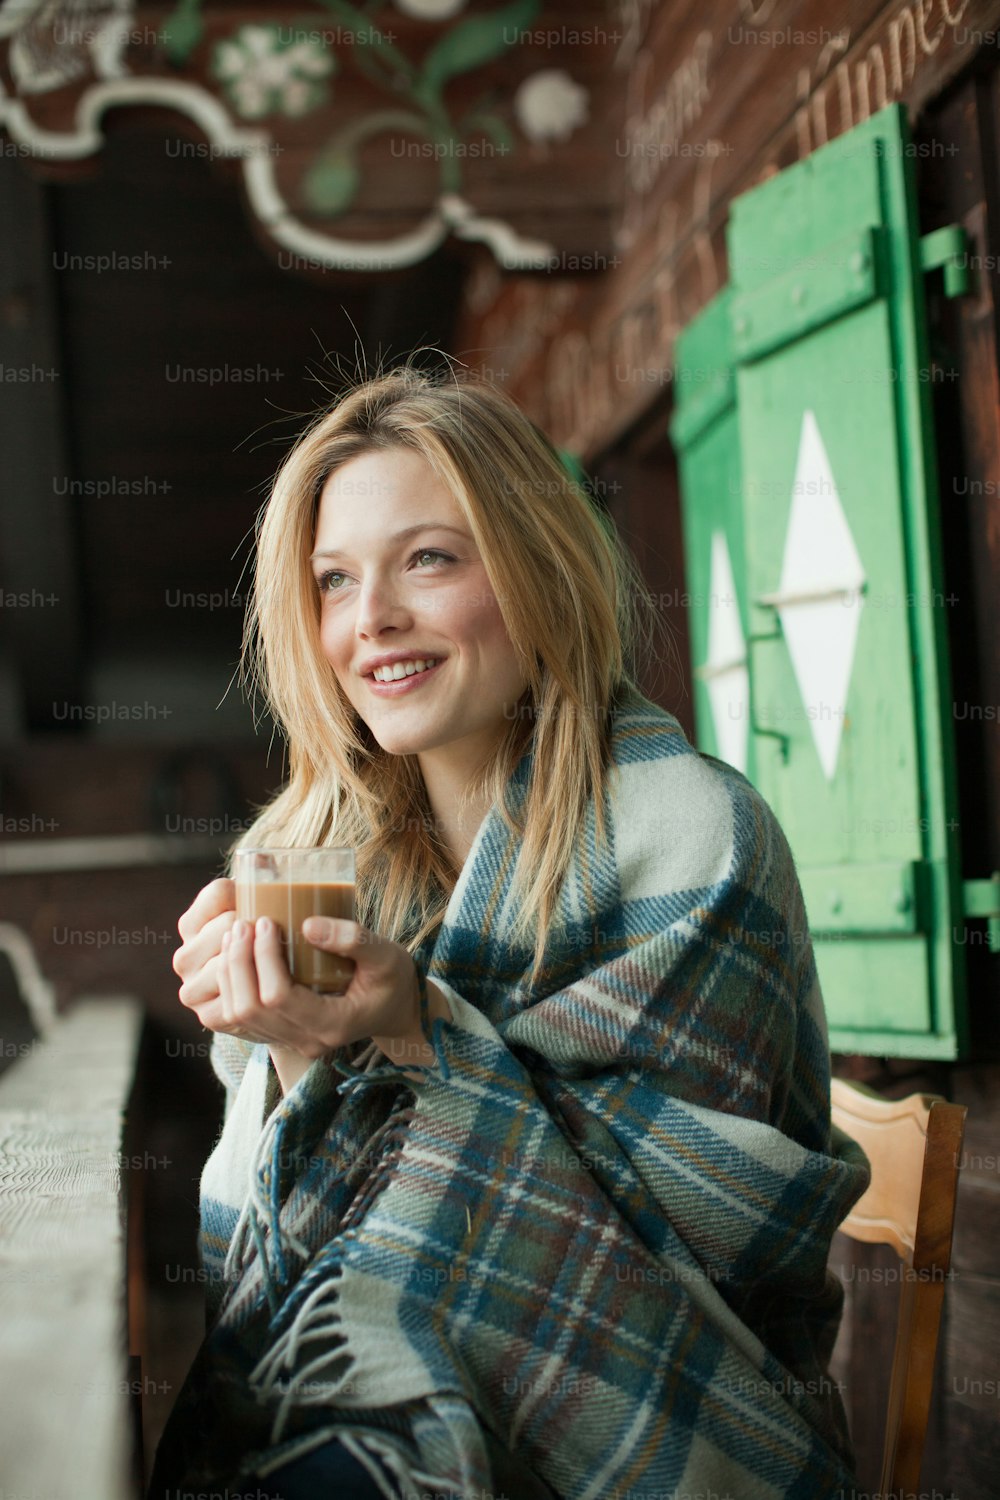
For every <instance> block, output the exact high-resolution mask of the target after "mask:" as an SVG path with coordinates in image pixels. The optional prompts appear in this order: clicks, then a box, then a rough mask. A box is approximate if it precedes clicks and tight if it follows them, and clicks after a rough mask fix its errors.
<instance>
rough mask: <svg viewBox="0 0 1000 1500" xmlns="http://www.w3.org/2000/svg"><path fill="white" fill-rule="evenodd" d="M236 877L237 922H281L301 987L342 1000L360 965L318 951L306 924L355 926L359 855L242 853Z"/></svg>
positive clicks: (236, 863)
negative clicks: (329, 921)
mask: <svg viewBox="0 0 1000 1500" xmlns="http://www.w3.org/2000/svg"><path fill="white" fill-rule="evenodd" d="M233 874H234V879H235V882H236V915H237V917H241V918H242V919H243V920H244V921H247V922H255V921H256V920H257V918H258V917H270V918H271V920H272V921H273V922H276V923H277V925H278V928H279V929H280V932H281V938H282V943H283V946H284V950H285V961H286V962H287V964H288V970H289V973H290V974H291V976H292V979H293V980H294V981H295V983H296V984H304V985H308V986H309V988H310V989H314V990H318V991H320V992H321V993H323V994H329V995H342V994H343V993H344V991H345V990H346V989H347V986H348V985H349V984H350V982H351V979H352V978H353V976H354V968H355V964H354V960H353V959H352V958H342V957H341V956H340V954H337V953H324V952H323V951H322V949H320V948H316V947H314V946H313V944H312V943H310V942H309V940H308V938H306V937H303V935H302V923H303V922H304V921H305V919H306V917H345V918H347V919H348V920H349V921H352V922H353V921H354V919H355V918H354V879H355V864H354V850H353V849H237V851H236V857H235V861H234V871H233Z"/></svg>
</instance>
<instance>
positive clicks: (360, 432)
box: [229, 365, 656, 979]
mask: <svg viewBox="0 0 1000 1500" xmlns="http://www.w3.org/2000/svg"><path fill="white" fill-rule="evenodd" d="M392 448H409V449H414V450H416V451H417V452H418V453H419V454H421V455H422V456H423V457H424V459H425V460H426V461H427V462H428V463H429V464H430V465H431V466H432V468H433V469H434V471H435V473H436V474H437V475H438V476H439V478H440V479H441V480H442V481H443V483H444V484H445V485H446V486H447V488H448V489H449V491H450V493H451V494H452V495H453V496H454V498H455V500H456V501H457V503H458V505H459V506H460V508H461V510H462V512H463V513H464V515H465V518H466V521H467V523H468V525H469V527H470V530H471V531H472V534H473V537H474V539H475V542H476V546H477V547H478V549H479V553H480V556H481V558H482V562H483V565H484V567H485V570H486V573H487V576H488V578H489V581H490V585H491V588H492V590H493V593H494V594H495V596H496V599H497V602H498V605H499V607H500V611H501V614H502V617H503V620H504V624H505V626H506V630H507V634H508V636H509V639H510V642H511V644H512V646H513V648H514V651H515V653H516V655H517V658H518V660H519V663H520V666H521V668H522V670H523V674H524V677H525V680H526V681H527V682H528V684H529V685H528V688H527V689H526V691H525V694H524V695H523V697H522V699H521V701H520V703H519V704H518V705H517V711H516V713H514V714H513V716H512V717H511V718H510V721H509V723H508V725H507V728H506V731H505V732H504V734H503V735H502V737H501V738H500V741H499V743H498V745H497V747H496V751H495V753H494V755H493V757H492V759H491V761H490V762H489V763H488V764H487V766H486V767H485V768H484V770H483V772H482V774H481V776H480V777H479V778H478V779H477V781H476V784H475V785H474V786H471V787H470V788H469V790H468V794H467V796H468V798H469V800H470V801H471V800H472V799H476V801H477V802H478V801H479V799H480V798H481V797H483V796H484V795H485V796H487V797H488V798H489V800H490V802H495V803H497V804H498V808H499V811H500V812H501V814H502V816H503V817H504V819H505V821H506V823H507V825H508V826H509V827H510V828H511V829H512V830H514V831H516V832H517V833H518V834H519V835H520V836H521V845H520V851H519V857H518V860H517V863H516V867H515V871H514V882H515V884H514V889H515V891H516V892H517V897H518V901H517V904H516V905H517V917H516V920H515V926H514V929H513V931H512V934H511V936H512V938H513V939H514V940H515V941H523V942H526V943H529V944H530V942H531V936H532V931H533V930H534V968H533V971H532V978H533V979H534V978H536V977H537V975H538V972H539V971H540V969H541V966H542V957H543V954H544V950H545V943H546V936H547V933H548V929H549V925H550V922H551V919H552V916H553V914H554V911H555V909H556V903H557V899H558V895H559V890H560V888H561V885H562V882H563V878H564V876H565V872H566V870H567V868H568V866H569V863H570V860H571V857H572V854H573V850H574V847H575V844H576V842H577V838H578V835H579V833H580V831H581V828H582V826H583V820H584V817H585V812H586V808H587V804H588V801H589V799H590V798H591V797H594V798H595V811H596V818H597V836H598V838H599V839H600V840H601V841H604V840H605V839H606V829H605V819H604V805H603V804H604V796H603V793H604V788H605V777H606V773H607V769H608V765H609V740H610V716H611V712H612V711H613V708H614V705H615V702H616V699H617V697H618V694H619V693H620V692H621V691H622V689H623V688H625V687H627V686H631V687H632V688H633V689H635V690H637V691H638V689H637V687H636V682H635V678H634V676H633V673H634V672H635V670H636V662H635V653H636V650H637V648H638V647H639V646H640V645H646V644H648V643H649V641H650V639H651V632H652V631H653V630H655V628H656V617H655V611H654V610H653V608H652V601H651V600H650V597H649V595H648V594H647V593H646V591H645V590H644V588H643V585H642V579H641V575H640V574H639V572H638V569H637V568H636V565H635V563H634V562H633V560H632V558H631V555H630V554H629V553H628V552H627V551H626V549H625V548H624V546H623V545H622V543H621V542H620V540H619V539H618V536H617V533H616V531H615V529H614V527H613V525H612V524H611V522H610V521H609V520H608V519H607V518H605V516H604V515H603V513H602V512H601V511H600V509H599V508H598V506H597V505H596V504H595V502H594V501H593V500H591V498H590V497H589V496H588V494H587V493H586V491H585V490H584V489H583V488H582V487H581V486H580V485H579V484H578V483H577V482H576V481H575V480H574V479H573V478H572V477H571V475H570V473H569V472H568V470H567V468H566V467H565V466H564V464H563V462H562V460H561V458H560V455H559V454H558V452H557V450H556V449H555V448H554V446H553V445H552V443H551V442H549V440H548V439H547V438H546V437H545V436H544V434H543V433H541V432H540V431H539V429H538V428H536V427H535V426H534V424H533V423H532V422H530V421H529V420H528V418H527V417H525V416H524V414H523V413H522V412H521V411H520V410H519V409H518V407H517V406H516V405H515V404H514V402H513V401H512V400H511V399H510V398H509V397H508V396H506V395H505V394H504V393H502V392H501V391H499V390H497V389H496V388H495V387H494V386H492V385H490V384H488V383H487V382H485V381H481V380H479V379H476V378H473V377H472V376H470V375H468V374H465V375H464V376H463V377H462V378H458V377H457V375H456V373H455V372H454V371H452V372H450V373H449V372H441V373H433V374H432V373H427V372H425V371H420V370H418V369H416V368H414V367H413V366H412V365H402V366H399V367H397V368H394V369H392V370H391V371H389V372H388V373H385V374H379V375H377V376H376V377H375V378H372V379H367V380H364V381H363V382H361V383H358V384H355V385H353V386H352V387H350V388H349V389H348V390H347V391H346V393H345V394H343V395H342V396H341V398H340V399H339V400H337V401H336V403H335V404H334V405H333V407H332V408H331V409H329V410H327V411H325V412H321V413H320V414H319V415H318V416H317V417H316V418H315V419H314V420H313V422H312V423H311V425H310V426H309V427H308V428H307V429H306V431H305V432H304V433H303V434H302V436H301V437H300V438H299V440H298V441H297V442H296V443H295V446H294V447H293V448H292V450H291V452H290V453H289V454H288V456H287V457H286V458H285V460H284V462H283V463H282V464H281V466H280V468H279V470H278V473H277V476H276V478H275V481H274V485H273V489H272V492H271V496H270V499H269V501H268V502H267V504H266V505H265V507H264V508H263V510H262V512H261V514H260V515H259V516H258V519H257V528H256V560H255V567H254V577H253V587H252V592H251V595H250V601H249V606H248V610H247V616H246V623H245V630H244V639H243V653H242V657H241V671H242V674H243V679H244V683H245V684H246V685H247V686H249V687H250V689H251V691H252V690H253V689H254V688H255V687H257V688H259V690H260V692H261V694H262V696H263V698H264V701H265V702H266V703H267V705H268V708H269V709H270V711H271V713H272V715H273V717H274V719H275V721H276V722H277V723H278V725H279V726H280V728H281V729H282V731H283V733H284V734H285V736H286V737H287V740H288V746H289V780H288V784H287V785H286V786H285V787H284V789H283V790H282V791H281V792H279V793H278V794H277V795H276V796H275V797H274V798H273V800H272V801H271V802H269V803H268V804H267V805H266V806H264V807H263V808H262V809H258V813H259V815H258V816H257V818H256V819H255V821H254V822H253V824H252V826H251V827H250V828H249V829H248V830H247V831H246V832H245V833H244V834H243V835H242V837H241V838H240V839H239V840H238V841H237V842H236V843H235V844H234V845H233V848H232V849H231V850H230V851H229V855H230V865H229V868H230V869H231V868H232V855H233V854H234V852H235V850H236V849H239V848H244V847H252V846H255V845H262V844H263V845H266V844H270V845H272V846H277V847H282V848H297V847H306V846H312V845H328V844H335V845H348V846H353V847H354V849H355V850H356V856H357V911H356V915H357V919H358V921H359V922H362V923H363V924H364V925H365V926H367V927H370V928H371V929H372V930H374V931H378V932H379V933H381V934H382V935H383V936H385V937H388V938H391V939H392V940H393V941H396V942H401V943H403V944H404V945H405V946H407V947H408V948H409V949H410V951H411V952H412V951H413V950H414V949H415V948H416V947H417V946H418V944H419V943H420V942H422V941H423V939H424V938H425V937H426V936H427V935H428V934H430V933H431V932H433V931H434V929H435V928H436V927H437V926H438V924H439V923H440V921H441V919H442V917H443V916H444V912H445V908H446V906H447V904H448V899H449V896H450V894H451V891H452V889H453V887H454V883H455V880H456V879H457V876H458V873H459V872H458V870H457V869H456V867H455V863H454V859H453V857H452V855H451V854H450V853H449V850H448V848H447V846H446V845H445V844H444V843H443V841H442V840H441V839H440V838H439V837H438V836H437V834H436V832H435V824H434V819H433V818H432V816H431V815H430V806H429V802H428V798H427V794H426V789H425V787H424V783H423V779H422V777H421V774H420V768H419V763H418V760H417V757H416V755H392V754H389V753H387V752H385V751H383V750H382V748H381V747H380V746H379V744H378V742H377V741H376V740H375V738H374V736H373V735H372V734H371V732H370V730H369V729H368V727H367V725H366V724H365V723H364V721H363V720H362V719H361V718H360V716H359V715H358V714H357V713H356V711H355V710H354V708H353V707H352V705H351V704H350V702H349V701H348V699H347V697H346V695H345V694H344V693H343V691H342V689H341V687H340V684H339V683H338V681H337V678H336V675H335V673H334V671H333V669H332V667H331V666H330V665H329V663H328V662H327V660H326V658H325V657H324V655H323V653H322V650H321V648H320V639H319V620H320V605H321V599H320V595H319V592H318V590H317V587H316V583H315V580H314V577H313V574H312V570H311V567H310V563H309V555H310V552H311V551H312V548H313V545H314V536H315V527H316V516H317V512H318V507H319V498H320V492H321V490H322V488H323V485H324V482H325V481H326V479H327V478H328V476H329V475H330V474H331V473H332V472H333V471H334V470H335V469H337V468H339V467H340V466H341V465H343V464H345V463H347V462H349V461H350V460H351V459H353V458H356V457H357V456H358V455H359V454H363V453H370V452H372V451H384V450H386V449H392ZM644 603H645V605H646V606H647V609H646V611H645V620H646V623H647V624H648V625H649V627H650V632H648V633H647V632H645V631H644V630H643V628H642V627H643V621H644V610H643V604H644ZM532 735H534V753H533V757H532V775H531V778H530V781H529V783H528V785H527V787H526V790H525V799H524V805H523V808H522V811H521V815H520V817H518V816H517V814H516V810H514V809H512V808H511V807H510V806H509V805H508V803H507V801H506V797H505V788H506V785H507V782H508V779H509V777H510V775H511V773H512V771H513V770H514V768H515V766H516V765H517V763H518V761H519V759H520V758H521V755H522V754H523V752H524V750H525V749H526V748H527V746H528V744H529V742H530V741H531V738H532ZM480 805H482V804H481V803H480Z"/></svg>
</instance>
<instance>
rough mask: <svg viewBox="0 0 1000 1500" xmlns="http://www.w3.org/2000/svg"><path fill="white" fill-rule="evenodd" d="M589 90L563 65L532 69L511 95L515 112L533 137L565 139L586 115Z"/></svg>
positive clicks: (524, 128)
mask: <svg viewBox="0 0 1000 1500" xmlns="http://www.w3.org/2000/svg"><path fill="white" fill-rule="evenodd" d="M588 100H589V94H588V91H587V90H586V89H585V88H584V86H583V84H581V83H574V82H573V80H572V78H570V76H569V74H568V73H567V72H566V71H565V70H564V69H563V68H543V69H542V70H541V72H540V73H532V74H531V76H530V77H529V78H526V79H525V80H524V82H523V83H522V84H521V86H520V88H519V89H518V91H517V93H516V94H515V95H514V113H515V115H516V116H517V122H518V124H519V125H520V127H521V129H522V130H523V131H524V133H525V135H526V136H527V137H528V139H529V140H532V141H547V140H556V141H564V140H566V138H567V137H568V136H570V135H572V133H573V131H574V130H575V129H576V127H577V126H578V125H582V124H583V123H584V121H585V120H586V118H587V108H588Z"/></svg>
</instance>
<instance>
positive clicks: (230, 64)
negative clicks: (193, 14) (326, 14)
mask: <svg viewBox="0 0 1000 1500" xmlns="http://www.w3.org/2000/svg"><path fill="white" fill-rule="evenodd" d="M335 69H336V62H335V60H334V57H333V54H332V53H330V52H328V51H327V50H326V49H325V48H324V46H323V44H322V43H321V42H319V41H316V40H313V39H311V38H308V37H303V36H301V35H299V34H297V33H296V32H295V30H294V29H293V28H292V27H289V26H241V27H240V28H239V30H238V31H236V32H234V33H233V35H232V36H231V37H229V38H228V39H227V40H226V41H223V42H219V43H218V45H217V46H216V48H215V51H214V53H213V57H212V72H213V73H214V75H215V77H216V78H217V79H218V80H219V82H220V83H221V84H222V86H223V88H224V89H225V91H226V93H227V94H228V95H229V99H230V101H231V103H232V105H233V108H234V109H235V110H236V112H237V113H238V114H239V115H242V117H243V119H245V120H259V119H261V118H262V116H264V115H269V114H275V113H280V114H283V115H292V116H297V115H304V114H306V113H307V111H308V110H310V109H314V108H315V107H316V105H318V104H322V103H323V101H324V100H325V99H326V97H327V94H328V88H327V83H326V79H327V77H328V76H329V75H330V74H331V73H333V72H334V71H335Z"/></svg>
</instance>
